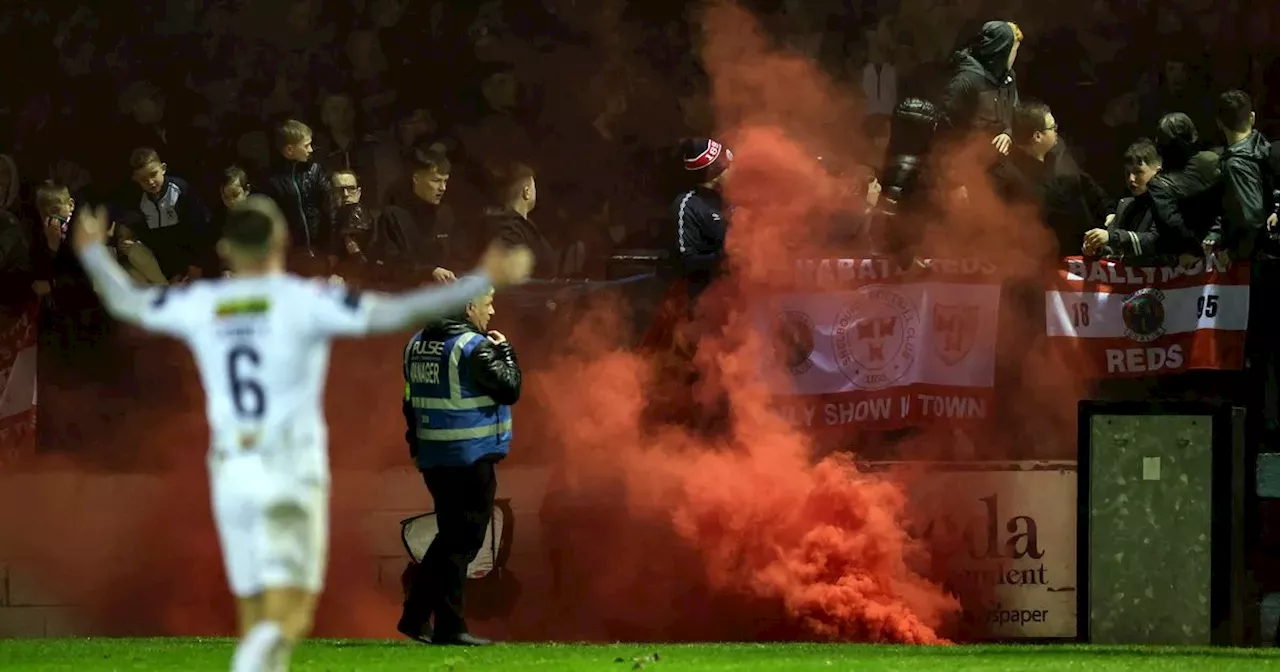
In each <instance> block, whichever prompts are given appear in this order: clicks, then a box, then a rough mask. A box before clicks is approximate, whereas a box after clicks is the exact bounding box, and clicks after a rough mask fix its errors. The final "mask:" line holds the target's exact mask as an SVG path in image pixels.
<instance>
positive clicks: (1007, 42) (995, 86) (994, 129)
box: [942, 21, 1022, 153]
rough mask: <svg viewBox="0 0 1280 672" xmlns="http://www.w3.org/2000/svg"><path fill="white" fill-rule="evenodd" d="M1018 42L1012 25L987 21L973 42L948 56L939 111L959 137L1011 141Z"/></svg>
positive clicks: (1019, 39)
mask: <svg viewBox="0 0 1280 672" xmlns="http://www.w3.org/2000/svg"><path fill="white" fill-rule="evenodd" d="M1021 42H1022V31H1021V30H1019V29H1018V27H1017V26H1016V25H1015V24H1012V23H1009V22H1007V21H988V22H986V23H984V24H983V25H982V32H981V33H980V34H979V35H978V36H977V38H975V39H974V40H973V41H971V42H970V43H969V45H968V46H966V47H965V48H963V49H960V50H959V51H957V52H955V54H953V55H952V57H951V62H950V66H951V79H950V81H949V82H948V83H947V88H946V90H945V91H944V92H943V94H942V111H943V115H944V117H945V121H946V124H947V125H948V126H949V127H950V128H951V129H952V130H953V131H954V132H955V133H956V134H957V135H964V134H967V133H981V134H984V135H990V136H991V137H992V138H993V139H994V138H996V137H999V136H1001V135H1003V136H1005V137H1006V138H1008V137H1010V133H1011V131H1012V122H1013V108H1014V107H1016V106H1017V105H1018V82H1017V80H1016V79H1015V78H1014V75H1013V62H1014V60H1015V59H1016V58H1017V56H1018V45H1019V44H1021ZM1001 151H1002V153H1003V152H1005V151H1007V150H1006V149H1002V150H1001Z"/></svg>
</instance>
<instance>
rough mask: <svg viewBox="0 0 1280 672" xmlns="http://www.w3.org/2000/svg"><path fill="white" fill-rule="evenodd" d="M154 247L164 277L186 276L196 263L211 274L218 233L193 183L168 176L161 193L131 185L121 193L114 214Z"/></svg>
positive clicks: (136, 234)
mask: <svg viewBox="0 0 1280 672" xmlns="http://www.w3.org/2000/svg"><path fill="white" fill-rule="evenodd" d="M112 214H113V216H114V217H115V219H116V221H118V222H120V223H121V224H124V225H125V226H127V227H129V230H130V231H132V232H133V233H134V235H135V236H137V238H138V240H139V241H141V242H142V243H143V244H144V245H146V246H147V247H148V248H150V249H151V252H152V253H153V254H155V255H156V261H157V262H158V263H159V264H160V270H161V272H163V273H164V277H166V278H172V277H174V276H176V275H181V276H185V275H186V274H187V268H188V267H190V266H195V267H197V268H202V269H204V271H205V272H206V273H208V274H212V273H213V271H214V269H216V268H217V263H216V260H215V258H214V253H213V248H214V243H215V241H216V239H217V234H215V233H214V232H213V230H212V222H211V216H210V214H209V210H208V208H206V207H205V205H204V201H203V200H201V199H200V195H199V194H197V193H196V190H195V189H193V188H192V187H191V185H190V184H188V183H187V182H186V180H183V179H181V178H178V177H173V176H168V177H166V178H165V183H164V186H163V187H161V189H160V195H159V196H152V195H151V194H148V193H146V192H144V191H143V190H142V189H141V188H139V187H138V186H137V185H134V184H130V185H128V186H127V187H125V189H124V190H123V191H121V192H120V194H119V196H118V197H117V200H116V206H115V208H114V212H113V213H112Z"/></svg>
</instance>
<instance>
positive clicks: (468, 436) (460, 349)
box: [410, 332, 511, 443]
mask: <svg viewBox="0 0 1280 672" xmlns="http://www.w3.org/2000/svg"><path fill="white" fill-rule="evenodd" d="M482 338H484V336H482V335H480V334H477V333H475V332H470V333H465V334H461V335H459V336H458V337H456V338H455V339H454V340H453V344H452V345H451V346H450V348H449V360H448V364H447V369H448V373H447V384H448V395H449V396H448V397H447V398H440V397H423V396H411V399H410V403H411V405H412V406H413V408H414V409H415V410H425V411H444V412H446V413H448V412H459V411H461V412H467V411H482V412H483V411H487V410H488V409H493V413H494V415H493V417H492V419H493V421H492V422H488V423H486V424H482V425H478V426H474V427H433V426H431V425H430V424H429V423H427V422H421V423H420V424H419V426H418V428H417V430H416V436H417V438H418V439H419V440H421V441H425V442H437V443H456V442H462V441H471V440H478V439H485V438H489V437H494V438H498V439H503V438H505V439H506V440H509V438H510V433H511V413H510V410H509V409H508V408H506V407H504V406H502V405H500V404H498V403H497V402H496V401H494V400H493V398H492V397H490V396H488V395H476V396H471V397H467V396H464V387H463V384H462V380H461V370H462V366H463V361H462V360H463V358H464V357H465V356H466V353H468V352H469V351H470V349H471V346H472V345H473V344H475V343H476V341H477V340H479V339H482ZM437 389H439V388H437ZM486 415H487V413H486ZM423 425H427V426H423ZM504 435H506V436H505V437H504Z"/></svg>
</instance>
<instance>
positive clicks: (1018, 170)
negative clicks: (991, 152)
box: [992, 144, 1113, 256]
mask: <svg viewBox="0 0 1280 672" xmlns="http://www.w3.org/2000/svg"><path fill="white" fill-rule="evenodd" d="M992 178H993V179H992V182H993V186H994V187H995V189H996V193H997V194H999V195H1000V196H1001V197H1002V198H1003V199H1005V200H1006V201H1008V202H1011V203H1022V204H1026V205H1032V206H1034V207H1035V208H1036V209H1037V210H1038V211H1039V212H1040V216H1041V218H1042V220H1043V222H1044V223H1045V225H1047V226H1048V227H1049V228H1050V230H1052V231H1053V234H1054V239H1055V240H1056V241H1057V251H1056V255H1055V256H1062V255H1071V254H1079V253H1080V246H1081V241H1083V240H1084V234H1085V232H1086V231H1088V230H1089V229H1093V228H1097V227H1099V226H1101V225H1102V222H1103V221H1104V220H1105V218H1106V216H1107V213H1109V212H1111V210H1112V203H1113V202H1112V200H1111V198H1110V197H1108V196H1107V194H1106V192H1105V191H1103V190H1102V187H1100V186H1098V183H1097V182H1096V181H1094V179H1093V178H1092V177H1090V176H1089V175H1088V174H1086V173H1085V172H1084V171H1082V170H1080V166H1079V165H1077V164H1076V162H1075V160H1074V159H1073V158H1072V157H1071V154H1070V153H1069V152H1068V151H1067V150H1066V147H1065V145H1063V144H1059V145H1058V147H1055V148H1054V149H1053V150H1052V151H1050V152H1049V154H1048V156H1046V157H1045V159H1044V161H1037V160H1036V159H1035V158H1034V157H1032V156H1031V155H1030V154H1027V153H1026V152H1025V151H1023V150H1022V149H1020V148H1017V147H1015V148H1013V149H1012V150H1011V151H1010V152H1009V155H1008V156H1006V157H1004V158H1003V159H1001V160H1000V162H998V163H997V164H996V165H995V166H994V167H993V168H992Z"/></svg>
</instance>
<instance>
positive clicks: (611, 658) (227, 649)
mask: <svg viewBox="0 0 1280 672" xmlns="http://www.w3.org/2000/svg"><path fill="white" fill-rule="evenodd" d="M233 646H234V642H233V641H231V640H228V639H33V640H8V641H5V640H0V670H3V671H4V672H18V671H19V670H23V671H25V670H84V671H86V672H99V671H101V672H106V671H107V670H120V671H121V672H124V671H126V670H175V671H176V670H183V671H185V672H199V671H201V670H226V669H228V667H229V664H230V659H231V650H232V648H233ZM654 654H658V659H657V660H645V659H646V658H648V657H651V656H653V655H654ZM619 659H621V660H619ZM637 660H639V661H640V662H639V663H637V662H636V661H637ZM293 663H294V664H293V668H292V669H294V670H317V671H331V672H381V671H383V670H386V671H388V672H390V671H391V670H397V671H398V670H413V671H418V670H440V671H442V672H443V671H453V672H467V671H469V670H504V671H505V670H545V671H547V672H552V671H554V672H576V671H579V670H582V671H586V670H610V671H616V672H623V671H626V670H636V669H642V670H648V671H650V672H665V671H666V670H671V671H672V672H674V671H676V670H698V671H700V670H786V671H787V672H801V671H803V670H825V671H833V670H850V669H858V670H877V671H879V670H903V671H909V672H928V671H930V670H939V671H942V670H946V671H948V672H950V671H952V670H977V671H981V672H997V671H999V672H1004V671H1008V672H1024V671H1029V672H1044V671H1046V670H1082V671H1084V670H1087V671H1088V672H1107V671H1110V670H1161V671H1176V670H1203V671H1205V672H1209V671H1210V670H1212V671H1213V672H1230V671H1233V670H1266V669H1271V670H1280V651H1278V650H1274V649H1264V650H1257V649H1254V650H1244V649H1202V648H1201V649H1189V648H1188V649H1181V648H1152V647H1084V646H965V647H960V646H957V647H936V648H926V647H900V646H860V645H844V646H841V645H824V644H693V645H689V644H614V645H607V646H589V645H567V644H507V645H500V646H494V647H489V648H485V649H458V648H443V647H430V646H423V645H420V644H414V643H409V642H386V641H370V640H361V641H349V640H319V641H313V642H308V643H306V644H305V645H303V646H302V647H301V648H300V649H299V650H298V651H297V652H296V653H295V654H294V658H293Z"/></svg>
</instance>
